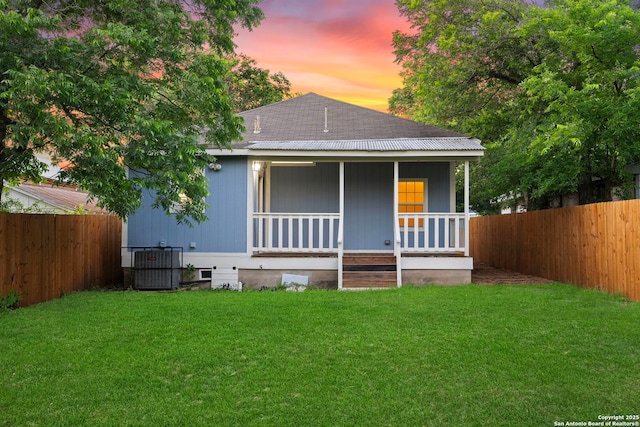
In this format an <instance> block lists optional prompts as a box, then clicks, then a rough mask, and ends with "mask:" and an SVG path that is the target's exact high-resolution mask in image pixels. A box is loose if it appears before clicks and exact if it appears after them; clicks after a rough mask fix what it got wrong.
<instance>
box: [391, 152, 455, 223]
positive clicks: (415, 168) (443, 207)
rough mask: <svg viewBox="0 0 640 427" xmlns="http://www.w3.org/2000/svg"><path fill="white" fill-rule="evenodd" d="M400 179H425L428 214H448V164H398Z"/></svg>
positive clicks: (449, 187) (449, 194)
mask: <svg viewBox="0 0 640 427" xmlns="http://www.w3.org/2000/svg"><path fill="white" fill-rule="evenodd" d="M399 168H400V170H399V175H400V178H401V179H408V178H427V179H428V180H429V188H428V197H429V199H428V206H429V212H449V210H450V204H449V202H450V196H451V183H450V175H449V168H450V164H449V163H448V162H424V163H400V165H399Z"/></svg>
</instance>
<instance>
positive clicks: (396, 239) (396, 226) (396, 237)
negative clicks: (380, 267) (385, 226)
mask: <svg viewBox="0 0 640 427" xmlns="http://www.w3.org/2000/svg"><path fill="white" fill-rule="evenodd" d="M398 181H400V165H399V163H398V161H397V160H395V161H394V162H393V252H394V254H395V256H396V283H397V286H398V287H401V286H402V250H401V248H400V220H399V219H398Z"/></svg>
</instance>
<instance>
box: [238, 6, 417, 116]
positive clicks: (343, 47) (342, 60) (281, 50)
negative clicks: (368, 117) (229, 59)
mask: <svg viewBox="0 0 640 427" xmlns="http://www.w3.org/2000/svg"><path fill="white" fill-rule="evenodd" d="M287 6H292V7H290V8H289V7H287ZM279 8H282V9H279ZM263 10H264V11H265V14H266V19H265V20H264V21H263V22H262V24H261V25H260V26H259V27H258V28H256V29H255V30H254V31H253V32H246V31H240V32H239V35H238V37H237V38H236V44H237V45H238V48H237V50H238V51H239V52H242V53H245V54H247V55H249V56H251V57H253V58H254V59H256V61H258V64H259V65H260V66H261V67H264V68H267V69H269V70H271V71H274V72H275V71H281V72H283V73H284V74H285V75H286V76H287V77H288V78H289V80H290V81H291V83H292V87H293V90H294V91H298V92H308V91H313V92H317V93H319V94H322V95H326V96H332V97H335V98H338V99H343V100H346V101H348V102H355V103H357V104H359V105H363V106H367V107H372V108H376V109H378V110H386V109H387V100H388V98H389V97H390V96H391V92H392V91H393V89H395V88H397V87H400V85H401V79H400V77H399V76H398V74H399V72H400V67H399V66H398V65H397V64H395V63H394V62H393V61H394V59H395V57H394V55H393V47H392V45H391V40H392V33H393V31H394V30H398V29H400V30H403V31H407V30H408V25H407V23H406V22H405V21H404V19H403V18H402V17H400V16H399V13H398V11H397V9H396V7H395V3H394V1H393V0H377V1H372V2H363V1H361V0H324V1H305V2H300V1H299V0H298V1H294V2H292V1H291V0H266V1H265V2H264V3H263Z"/></svg>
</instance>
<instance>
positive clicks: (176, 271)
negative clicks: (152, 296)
mask: <svg viewBox="0 0 640 427" xmlns="http://www.w3.org/2000/svg"><path fill="white" fill-rule="evenodd" d="M179 285H180V251H178V250H175V248H163V249H157V250H144V251H138V252H134V262H133V287H134V288H135V289H139V290H170V289H176V288H178V286H179Z"/></svg>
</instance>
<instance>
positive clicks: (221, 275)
mask: <svg viewBox="0 0 640 427" xmlns="http://www.w3.org/2000/svg"><path fill="white" fill-rule="evenodd" d="M211 289H228V290H234V291H241V290H242V284H241V283H240V282H239V281H238V269H237V268H236V267H230V268H229V267H227V268H224V267H223V268H220V267H217V266H216V267H213V270H212V272H211Z"/></svg>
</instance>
